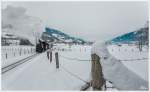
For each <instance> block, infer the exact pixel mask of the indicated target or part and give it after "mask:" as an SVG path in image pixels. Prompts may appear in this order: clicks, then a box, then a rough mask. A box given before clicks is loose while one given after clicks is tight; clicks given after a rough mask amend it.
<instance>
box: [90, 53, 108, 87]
mask: <svg viewBox="0 0 150 92" xmlns="http://www.w3.org/2000/svg"><path fill="white" fill-rule="evenodd" d="M91 57H92V69H91V72H92V81H91V84H92V88H93V90H102V87H103V85H104V84H105V80H104V78H103V73H102V66H101V64H100V58H99V56H98V55H96V54H92V56H91Z"/></svg>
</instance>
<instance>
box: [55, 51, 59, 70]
mask: <svg viewBox="0 0 150 92" xmlns="http://www.w3.org/2000/svg"><path fill="white" fill-rule="evenodd" d="M55 59H56V68H59V59H58V52H56V53H55Z"/></svg>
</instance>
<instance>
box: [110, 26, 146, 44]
mask: <svg viewBox="0 0 150 92" xmlns="http://www.w3.org/2000/svg"><path fill="white" fill-rule="evenodd" d="M148 30H149V28H148V27H144V28H141V29H139V30H137V31H133V32H130V33H126V34H124V35H121V36H118V37H116V38H114V39H112V40H111V43H132V42H138V41H143V42H144V43H145V44H147V43H148Z"/></svg>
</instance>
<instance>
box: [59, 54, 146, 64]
mask: <svg viewBox="0 0 150 92" xmlns="http://www.w3.org/2000/svg"><path fill="white" fill-rule="evenodd" d="M59 56H60V57H62V58H65V59H68V60H73V61H92V60H90V59H79V58H70V57H66V56H63V55H59ZM148 59H149V58H138V59H118V60H119V61H122V62H124V61H142V62H143V60H145V61H147V60H148Z"/></svg>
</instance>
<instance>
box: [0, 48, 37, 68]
mask: <svg viewBox="0 0 150 92" xmlns="http://www.w3.org/2000/svg"><path fill="white" fill-rule="evenodd" d="M1 51H2V52H1V61H2V62H1V64H2V67H4V66H7V65H9V64H12V63H14V62H16V61H18V60H21V59H23V58H25V57H28V56H30V55H33V54H35V47H34V46H2V47H1Z"/></svg>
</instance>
